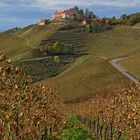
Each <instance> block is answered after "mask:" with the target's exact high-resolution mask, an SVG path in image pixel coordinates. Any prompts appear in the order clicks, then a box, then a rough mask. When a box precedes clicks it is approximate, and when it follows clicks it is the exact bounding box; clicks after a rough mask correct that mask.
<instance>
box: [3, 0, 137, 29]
mask: <svg viewBox="0 0 140 140" xmlns="http://www.w3.org/2000/svg"><path fill="white" fill-rule="evenodd" d="M76 5H77V6H79V7H81V8H84V9H85V8H88V9H90V10H93V11H94V13H95V14H96V15H98V16H100V17H112V16H117V17H119V16H120V15H121V14H124V13H126V14H129V13H134V12H140V0H0V31H2V30H5V29H8V28H11V27H15V26H18V27H23V26H26V25H28V24H32V23H36V22H38V20H39V19H40V18H43V17H45V18H48V17H50V16H51V14H52V13H53V12H54V11H55V10H58V9H60V10H61V9H66V8H70V7H73V6H76Z"/></svg>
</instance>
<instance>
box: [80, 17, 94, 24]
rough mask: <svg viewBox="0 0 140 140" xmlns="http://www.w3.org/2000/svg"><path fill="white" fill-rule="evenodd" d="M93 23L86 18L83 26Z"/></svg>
mask: <svg viewBox="0 0 140 140" xmlns="http://www.w3.org/2000/svg"><path fill="white" fill-rule="evenodd" d="M91 22H92V20H91V19H88V18H84V20H83V21H82V24H83V25H88V24H91Z"/></svg>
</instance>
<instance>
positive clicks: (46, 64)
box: [0, 21, 140, 100]
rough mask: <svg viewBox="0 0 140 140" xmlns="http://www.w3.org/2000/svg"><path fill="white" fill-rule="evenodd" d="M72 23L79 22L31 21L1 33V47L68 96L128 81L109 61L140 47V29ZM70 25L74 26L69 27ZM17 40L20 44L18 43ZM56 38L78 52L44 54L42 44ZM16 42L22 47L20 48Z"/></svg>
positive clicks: (103, 90) (68, 98) (60, 93)
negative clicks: (93, 28)
mask: <svg viewBox="0 0 140 140" xmlns="http://www.w3.org/2000/svg"><path fill="white" fill-rule="evenodd" d="M72 25H76V26H77V27H78V25H77V23H73V22H70V21H69V22H52V23H49V24H48V25H45V26H38V25H30V26H28V27H26V28H24V29H21V30H18V31H17V32H16V33H15V34H5V35H2V36H1V42H2V44H5V47H3V46H2V45H1V44H0V50H1V51H4V52H5V53H6V54H8V56H10V57H13V58H14V59H15V60H17V61H15V63H16V64H18V65H21V66H22V67H23V68H24V69H25V71H26V73H27V74H29V75H32V76H33V77H35V78H37V79H44V80H43V81H41V83H43V84H45V85H48V86H50V87H53V88H56V89H57V91H58V94H59V95H60V96H61V97H62V98H63V99H65V100H75V99H79V98H84V97H86V98H87V97H89V96H93V95H95V94H97V93H101V92H106V90H110V88H112V87H115V86H117V85H120V84H123V83H126V82H127V81H129V80H128V79H127V78H126V77H125V76H123V75H122V74H121V73H119V72H118V71H117V70H116V69H115V68H113V67H112V66H111V65H110V64H109V62H108V61H109V60H111V59H113V58H119V57H122V56H129V55H132V54H135V53H136V52H137V51H139V50H140V46H139V43H140V41H139V37H140V31H139V30H135V29H133V28H131V27H129V26H116V27H115V28H114V29H112V30H110V31H104V32H100V33H87V32H84V31H81V30H79V29H78V28H76V29H75V27H73V26H72ZM69 26H70V27H71V26H72V27H71V28H72V29H70V30H69V29H67V27H69ZM9 37H12V38H14V39H12V43H11V41H10V40H9V41H6V39H10V38H9ZM4 38H6V39H4ZM18 40H20V41H19V42H20V43H21V44H18V43H17V42H18ZM56 41H60V42H62V43H65V44H72V45H73V47H74V52H75V54H74V55H68V56H65V55H64V56H59V57H60V60H61V61H60V62H54V61H55V59H54V57H51V56H49V57H44V56H43V54H41V53H40V52H39V51H38V49H39V48H40V47H41V46H46V45H47V44H53V43H55V42H56ZM11 45H12V46H14V47H10V48H11V51H10V49H9V48H8V47H7V46H11ZM16 46H18V47H19V46H21V48H22V49H19V50H18V51H17V49H18V48H17V47H16ZM132 46H133V47H132ZM12 53H13V54H12ZM18 59H21V60H20V61H18ZM52 76H53V78H50V77H52ZM54 76H55V77H54ZM46 78H47V79H46ZM87 83H88V84H87Z"/></svg>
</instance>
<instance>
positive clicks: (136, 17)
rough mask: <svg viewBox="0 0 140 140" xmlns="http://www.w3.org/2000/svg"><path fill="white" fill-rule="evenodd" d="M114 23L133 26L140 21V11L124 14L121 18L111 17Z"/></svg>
mask: <svg viewBox="0 0 140 140" xmlns="http://www.w3.org/2000/svg"><path fill="white" fill-rule="evenodd" d="M110 21H111V23H112V24H123V25H130V26H133V25H135V24H136V23H138V22H140V13H135V14H131V15H127V14H123V15H122V16H121V17H120V18H119V19H116V17H115V16H114V17H112V18H111V19H110Z"/></svg>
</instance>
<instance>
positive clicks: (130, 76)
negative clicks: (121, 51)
mask: <svg viewBox="0 0 140 140" xmlns="http://www.w3.org/2000/svg"><path fill="white" fill-rule="evenodd" d="M124 59H125V58H117V59H113V60H111V61H109V63H110V64H111V65H112V66H113V67H114V68H116V69H117V70H118V71H119V72H121V73H122V74H123V75H125V76H126V77H127V78H128V79H130V80H131V81H133V82H134V83H136V84H140V82H139V80H138V78H137V77H135V76H134V75H133V74H132V73H130V72H129V71H128V70H127V69H125V68H124V67H123V66H122V65H121V63H120V62H121V61H122V60H124Z"/></svg>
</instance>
